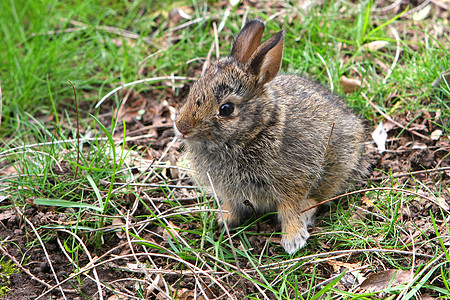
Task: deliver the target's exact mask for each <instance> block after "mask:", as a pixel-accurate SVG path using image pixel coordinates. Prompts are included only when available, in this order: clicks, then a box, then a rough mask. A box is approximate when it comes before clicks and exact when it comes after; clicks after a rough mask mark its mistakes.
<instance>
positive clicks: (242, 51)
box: [230, 19, 265, 64]
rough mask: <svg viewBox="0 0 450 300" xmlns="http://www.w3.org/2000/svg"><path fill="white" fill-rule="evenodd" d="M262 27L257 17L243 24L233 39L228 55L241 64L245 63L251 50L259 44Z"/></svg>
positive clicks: (250, 54)
mask: <svg viewBox="0 0 450 300" xmlns="http://www.w3.org/2000/svg"><path fill="white" fill-rule="evenodd" d="M264 27H265V26H264V23H263V22H262V21H260V20H257V19H255V20H251V21H249V22H248V23H247V24H245V26H244V28H242V30H241V32H239V34H238V35H237V37H236V39H235V40H234V43H233V46H232V47H231V53H230V55H231V56H232V57H234V58H235V59H236V60H237V61H240V62H242V63H243V64H245V63H247V61H248V60H249V58H250V57H251V56H252V55H253V52H255V50H256V49H257V48H258V47H259V45H261V37H262V34H263V31H264Z"/></svg>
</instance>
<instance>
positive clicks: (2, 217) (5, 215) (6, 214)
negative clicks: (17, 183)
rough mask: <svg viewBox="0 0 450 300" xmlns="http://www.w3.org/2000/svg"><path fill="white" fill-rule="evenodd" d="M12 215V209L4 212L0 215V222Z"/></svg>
mask: <svg viewBox="0 0 450 300" xmlns="http://www.w3.org/2000/svg"><path fill="white" fill-rule="evenodd" d="M14 215H15V213H14V210H13V209H12V208H10V209H8V210H5V211H4V212H2V213H0V221H4V220H9V219H10V218H11V217H12V216H14Z"/></svg>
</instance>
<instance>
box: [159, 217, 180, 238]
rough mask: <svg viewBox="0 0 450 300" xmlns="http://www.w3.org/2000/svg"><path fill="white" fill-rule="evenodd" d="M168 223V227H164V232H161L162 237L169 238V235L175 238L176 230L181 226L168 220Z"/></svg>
mask: <svg viewBox="0 0 450 300" xmlns="http://www.w3.org/2000/svg"><path fill="white" fill-rule="evenodd" d="M168 225H169V227H168V228H164V232H163V238H164V239H165V240H169V236H170V238H172V237H175V238H176V237H177V236H178V230H181V228H180V227H178V226H176V225H175V224H173V223H172V221H169V224H168ZM177 229H178V230H177Z"/></svg>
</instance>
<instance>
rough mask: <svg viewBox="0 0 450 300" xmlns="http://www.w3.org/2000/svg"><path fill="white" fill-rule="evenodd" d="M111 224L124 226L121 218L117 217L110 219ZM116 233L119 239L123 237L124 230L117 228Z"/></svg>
mask: <svg viewBox="0 0 450 300" xmlns="http://www.w3.org/2000/svg"><path fill="white" fill-rule="evenodd" d="M112 225H113V226H119V227H123V228H125V223H124V222H123V221H122V219H119V218H114V219H113V220H112ZM116 235H117V237H118V238H119V239H124V238H125V232H123V231H122V230H117V231H116Z"/></svg>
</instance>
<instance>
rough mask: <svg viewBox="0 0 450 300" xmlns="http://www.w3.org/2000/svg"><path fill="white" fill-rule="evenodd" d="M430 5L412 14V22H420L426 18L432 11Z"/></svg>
mask: <svg viewBox="0 0 450 300" xmlns="http://www.w3.org/2000/svg"><path fill="white" fill-rule="evenodd" d="M432 7H433V6H432V5H427V6H425V7H424V8H422V9H421V10H419V11H418V12H416V13H413V15H412V18H413V20H414V21H422V20H424V19H426V18H427V17H428V15H429V14H430V11H431V9H432Z"/></svg>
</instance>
